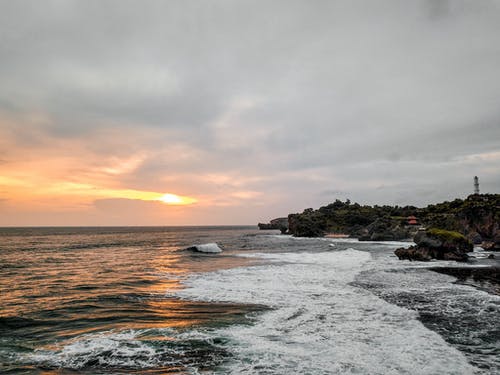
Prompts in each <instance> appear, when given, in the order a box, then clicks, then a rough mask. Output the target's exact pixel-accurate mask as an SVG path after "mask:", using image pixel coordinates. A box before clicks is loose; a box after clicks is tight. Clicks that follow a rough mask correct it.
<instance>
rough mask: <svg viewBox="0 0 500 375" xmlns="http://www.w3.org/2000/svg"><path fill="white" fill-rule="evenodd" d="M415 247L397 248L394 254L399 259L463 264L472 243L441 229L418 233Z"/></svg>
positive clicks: (454, 233) (456, 234)
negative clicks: (447, 261)
mask: <svg viewBox="0 0 500 375" xmlns="http://www.w3.org/2000/svg"><path fill="white" fill-rule="evenodd" d="M413 241H415V243H416V245H415V246H410V247H409V248H403V247H401V248H399V249H397V250H396V251H394V254H396V256H397V257H398V258H399V259H408V260H417V261H429V260H431V259H438V260H454V261H457V262H465V261H467V259H468V258H469V256H468V255H467V253H469V252H471V251H472V250H473V245H472V242H470V241H469V240H468V239H467V238H466V237H465V236H463V235H462V234H460V233H458V232H452V231H447V230H443V229H436V228H432V229H428V230H426V231H419V232H418V233H417V234H416V235H415V238H414V239H413Z"/></svg>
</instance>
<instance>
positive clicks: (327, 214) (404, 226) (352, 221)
mask: <svg viewBox="0 0 500 375" xmlns="http://www.w3.org/2000/svg"><path fill="white" fill-rule="evenodd" d="M408 216H416V217H417V220H418V224H419V226H420V225H421V226H425V227H428V228H439V229H440V230H445V231H451V232H456V233H458V234H461V235H465V236H470V238H472V236H475V237H477V238H481V239H494V238H495V236H497V235H498V228H499V223H500V194H474V195H470V196H469V197H467V199H465V200H463V199H455V200H453V201H451V202H442V203H438V204H431V205H429V206H427V207H424V208H418V207H415V206H404V207H401V206H388V205H384V206H378V205H375V206H368V205H363V206H362V205H360V204H358V203H351V202H350V201H349V200H347V201H345V202H342V201H340V200H338V199H337V200H336V201H335V202H333V203H330V204H329V205H327V206H324V207H321V208H319V209H317V210H313V209H312V208H308V209H306V210H304V212H302V213H298V214H291V215H289V216H288V222H289V232H290V233H291V234H294V235H295V236H305V237H316V236H322V235H324V234H325V233H327V232H332V233H346V234H350V235H351V236H352V237H358V238H364V239H372V240H373V239H374V238H377V239H388V240H390V239H402V238H408V237H412V235H413V234H414V232H415V231H416V228H415V226H413V227H411V226H409V225H408V222H407V218H408ZM451 232H450V233H451ZM440 233H441V235H445V234H444V232H440ZM447 235H448V236H453V235H451V234H447ZM450 238H451V237H450Z"/></svg>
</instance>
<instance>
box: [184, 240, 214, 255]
mask: <svg viewBox="0 0 500 375" xmlns="http://www.w3.org/2000/svg"><path fill="white" fill-rule="evenodd" d="M188 249H189V250H194V251H199V252H200V253H221V252H222V249H221V248H220V247H219V245H217V244H216V243H214V242H212V243H205V244H200V245H193V246H191V247H189V248H188Z"/></svg>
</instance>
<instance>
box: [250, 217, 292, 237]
mask: <svg viewBox="0 0 500 375" xmlns="http://www.w3.org/2000/svg"><path fill="white" fill-rule="evenodd" d="M257 225H258V227H259V229H279V230H280V231H281V233H286V232H287V231H288V218H287V217H279V218H277V219H273V220H271V221H270V222H269V223H259V224H257Z"/></svg>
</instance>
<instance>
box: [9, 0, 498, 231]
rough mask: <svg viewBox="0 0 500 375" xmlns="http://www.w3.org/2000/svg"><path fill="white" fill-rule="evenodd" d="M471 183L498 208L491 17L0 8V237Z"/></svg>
mask: <svg viewBox="0 0 500 375" xmlns="http://www.w3.org/2000/svg"><path fill="white" fill-rule="evenodd" d="M474 175H478V176H479V178H480V184H481V191H482V192H490V193H499V192H500V189H499V188H500V1H497V0H491V1H490V0H457V1H446V0H426V1H401V0H399V1H353V0H349V1H332V0H329V1H306V0H303V1H257V0H253V1H240V0H228V1H189V0H181V1H172V0H169V1H123V0H119V1H101V0H99V1H89V0H82V1H69V0H59V1H35V0H34V1H22V0H17V1H8V0H0V213H1V214H2V215H0V225H182V224H247V223H248V224H253V223H256V222H258V221H267V220H269V219H272V218H274V217H277V216H286V215H287V214H288V213H290V212H298V211H302V210H303V209H304V208H307V207H314V208H317V207H319V206H321V205H325V204H328V203H329V202H332V201H334V200H335V199H337V198H338V199H342V200H345V199H347V198H349V199H350V200H351V201H357V202H359V203H368V204H398V205H406V204H413V205H418V206H423V205H427V204H428V203H436V202H440V201H443V200H451V199H454V198H456V197H461V198H464V197H466V196H467V195H468V194H470V193H471V192H472V182H473V180H472V179H473V176H474ZM166 193H169V194H175V195H177V196H180V197H181V198H180V199H181V200H182V199H184V201H183V202H184V203H186V204H184V205H177V204H175V202H162V201H159V200H157V199H155V198H154V197H156V195H154V194H160V195H161V194H166ZM148 194H149V195H148ZM147 197H149V198H147ZM151 197H152V198H151ZM193 202H194V203H193ZM187 203H189V204H187Z"/></svg>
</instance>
